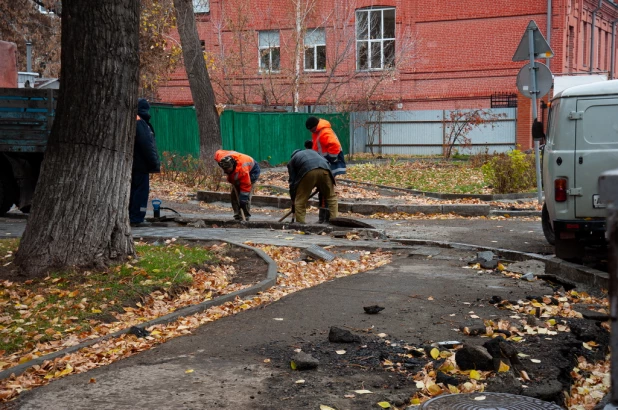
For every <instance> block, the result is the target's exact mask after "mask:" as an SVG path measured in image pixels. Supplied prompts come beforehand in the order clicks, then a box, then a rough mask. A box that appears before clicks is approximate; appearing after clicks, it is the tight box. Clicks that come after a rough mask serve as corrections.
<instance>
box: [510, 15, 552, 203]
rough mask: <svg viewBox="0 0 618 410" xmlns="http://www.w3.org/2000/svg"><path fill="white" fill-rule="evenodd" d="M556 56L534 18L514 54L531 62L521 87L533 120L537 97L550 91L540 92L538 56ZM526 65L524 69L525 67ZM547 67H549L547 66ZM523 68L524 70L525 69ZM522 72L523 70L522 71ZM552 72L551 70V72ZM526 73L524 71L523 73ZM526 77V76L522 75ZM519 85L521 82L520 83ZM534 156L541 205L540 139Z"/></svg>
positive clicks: (536, 144)
mask: <svg viewBox="0 0 618 410" xmlns="http://www.w3.org/2000/svg"><path fill="white" fill-rule="evenodd" d="M553 56H554V53H553V51H552V50H551V47H549V44H547V41H546V40H545V37H543V34H541V32H540V31H539V27H538V26H537V25H536V23H535V22H534V20H531V21H530V23H528V27H527V28H526V31H525V32H524V35H523V37H522V38H521V41H520V42H519V47H517V50H516V51H515V54H514V55H513V61H525V60H530V64H529V65H528V70H529V77H528V78H529V80H530V81H529V83H528V85H527V87H526V86H523V87H522V88H520V91H522V89H523V90H525V89H527V91H528V92H527V93H525V92H524V91H522V93H523V94H524V95H525V96H526V97H528V98H532V118H533V121H536V119H537V117H538V113H537V111H538V109H537V98H540V97H543V96H544V95H545V94H547V92H549V88H547V92H545V93H544V94H542V95H541V93H540V92H539V84H538V83H537V71H538V65H537V62H536V61H535V60H536V59H537V58H541V57H545V58H552V57H553ZM525 68H526V67H524V68H523V69H525ZM545 68H547V67H545ZM523 69H522V70H523ZM520 73H521V72H520ZM550 73H551V72H550ZM521 74H524V73H521ZM522 77H524V76H522ZM518 78H519V76H518ZM518 87H520V84H519V83H518ZM534 157H535V165H536V189H537V196H538V200H539V205H540V204H542V203H543V189H542V187H541V156H540V152H539V141H538V140H536V139H535V140H534Z"/></svg>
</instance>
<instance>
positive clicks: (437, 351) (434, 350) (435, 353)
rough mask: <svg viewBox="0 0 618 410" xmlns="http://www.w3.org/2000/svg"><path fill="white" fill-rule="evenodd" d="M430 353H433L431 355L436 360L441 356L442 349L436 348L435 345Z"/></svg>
mask: <svg viewBox="0 0 618 410" xmlns="http://www.w3.org/2000/svg"><path fill="white" fill-rule="evenodd" d="M429 354H430V355H431V357H433V358H434V360H435V359H437V358H438V357H440V351H439V350H438V349H436V348H435V347H434V348H433V349H431V352H429Z"/></svg>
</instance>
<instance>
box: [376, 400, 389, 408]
mask: <svg viewBox="0 0 618 410" xmlns="http://www.w3.org/2000/svg"><path fill="white" fill-rule="evenodd" d="M378 406H380V407H382V408H383V409H390V408H391V404H390V403H389V402H387V401H381V402H379V403H378Z"/></svg>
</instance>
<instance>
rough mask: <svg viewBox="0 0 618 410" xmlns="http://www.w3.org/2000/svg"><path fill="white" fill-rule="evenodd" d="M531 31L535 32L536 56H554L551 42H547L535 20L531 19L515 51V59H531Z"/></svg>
mask: <svg viewBox="0 0 618 410" xmlns="http://www.w3.org/2000/svg"><path fill="white" fill-rule="evenodd" d="M531 32H532V33H533V39H534V57H535V58H552V57H553V56H554V52H553V51H552V49H551V47H550V46H549V44H547V40H545V37H543V34H541V31H540V30H539V27H538V26H537V25H536V23H535V22H534V20H530V23H528V27H527V28H526V31H525V32H524V35H523V37H522V38H521V41H520V42H519V47H517V51H515V54H514V55H513V61H526V60H530V40H529V38H528V36H529V35H530V33H531Z"/></svg>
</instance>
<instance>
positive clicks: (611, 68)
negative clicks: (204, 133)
mask: <svg viewBox="0 0 618 410" xmlns="http://www.w3.org/2000/svg"><path fill="white" fill-rule="evenodd" d="M616 23H618V19H616V20H614V21H612V51H611V55H612V56H611V60H610V61H609V79H610V80H613V79H614V70H615V69H616V62H615V61H616V49H615V47H616Z"/></svg>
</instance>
